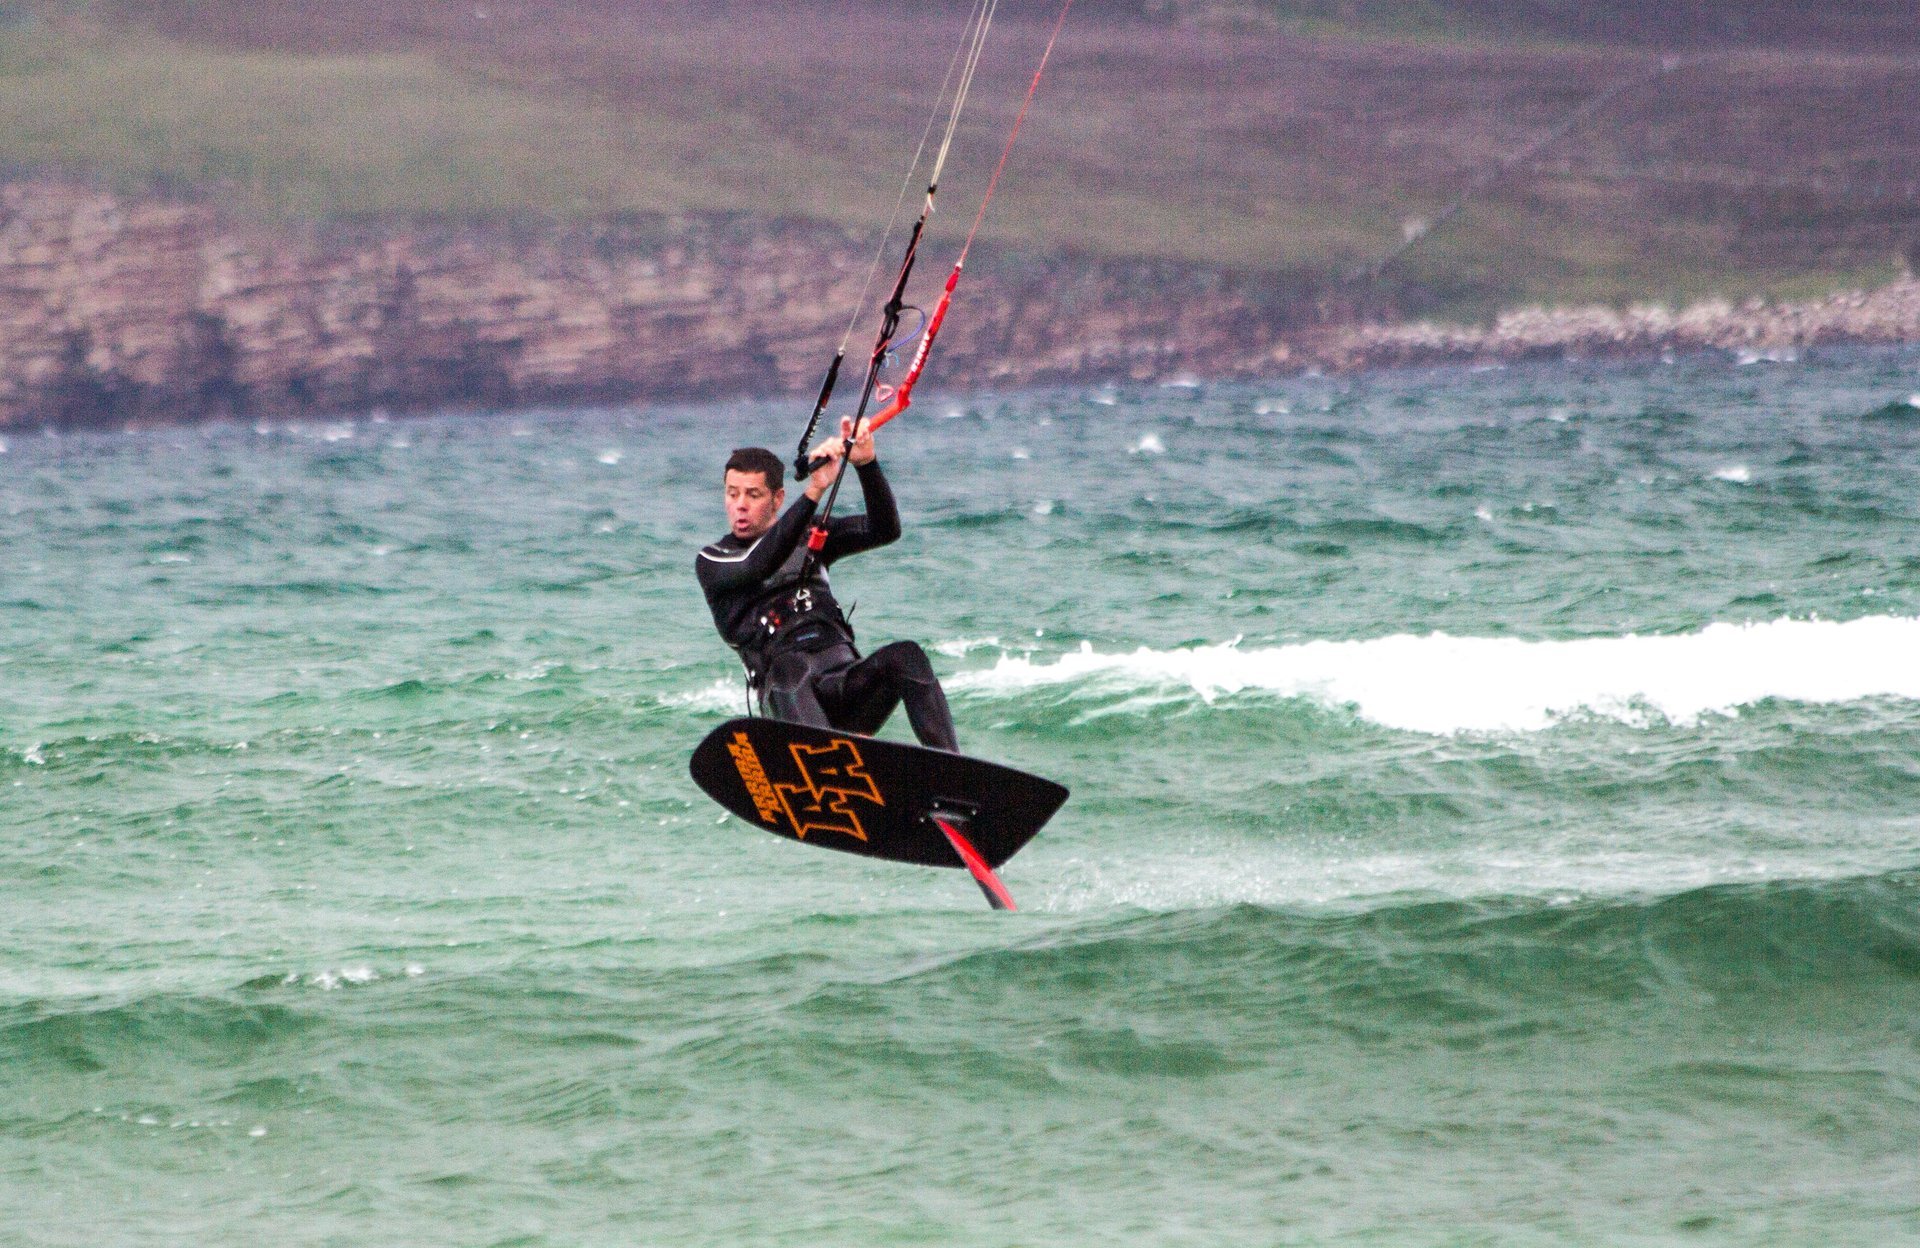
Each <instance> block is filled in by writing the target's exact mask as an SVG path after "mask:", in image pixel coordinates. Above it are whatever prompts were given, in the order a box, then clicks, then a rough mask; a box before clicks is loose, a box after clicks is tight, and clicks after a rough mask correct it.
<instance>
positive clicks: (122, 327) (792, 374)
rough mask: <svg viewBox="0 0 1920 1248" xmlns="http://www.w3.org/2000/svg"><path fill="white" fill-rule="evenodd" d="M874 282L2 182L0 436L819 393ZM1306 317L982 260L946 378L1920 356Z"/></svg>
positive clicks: (1114, 268)
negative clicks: (37, 429) (240, 217)
mask: <svg viewBox="0 0 1920 1248" xmlns="http://www.w3.org/2000/svg"><path fill="white" fill-rule="evenodd" d="M870 260H871V253H870V252H869V251H868V250H867V244H866V243H865V242H864V241H862V240H858V239H854V238H851V237H849V236H848V235H846V234H844V233H842V232H840V231H837V230H833V229H830V228H825V227H820V226H812V225H804V224H792V223H785V224H783V223H775V222H766V221H753V220H745V219H734V218H711V217H704V218H673V219H665V218H656V219H648V220H635V221H620V222H608V223H602V224H599V225H594V226H579V227H557V226H556V227H538V228H529V229H526V230H520V231H516V230H510V229H491V230H482V229H477V228H454V227H447V228H443V229H431V228H423V227H406V228H401V227H378V228H375V227H366V228H363V229H354V228H347V227H331V228H323V227H317V226H316V227H301V228H291V227H289V228H280V229H274V228H269V227H265V226H261V225H253V224H246V223H240V222H235V221H233V220H230V219H228V218H227V217H226V216H224V215H223V214H222V213H220V212H219V211H218V210H217V209H216V208H214V207H212V206H208V205H204V204H189V203H180V202H172V201H166V200H159V199H139V200H122V199H120V198H117V197H115V196H113V195H110V194H106V193H104V192H100V191H95V190H90V189H86V188H80V187H74V186H71V185H66V184H59V183H47V182H26V183H13V184H8V185H5V186H0V428H4V427H8V426H19V425H34V424H101V423H124V422H158V421H177V420H195V419H201V418H206V417H216V416H237V415H246V416H299V415H318V414H322V413H326V412H334V411H355V410H359V411H364V410H369V409H373V408H382V407H384V408H389V409H393V410H402V411H404V410H417V409H424V408H430V407H457V406H463V405H474V406H488V407H505V406H530V405H538V404H556V403H578V402H620V401H629V400H646V399H684V398H712V397H722V396H728V395H743V394H780V393H807V392H810V391H811V390H812V389H813V388H814V387H815V386H817V385H818V383H819V378H820V375H821V373H822V371H823V370H824V368H825V365H826V362H827V359H828V356H829V355H830V354H831V351H832V348H833V346H834V344H835V343H836V342H837V341H838V340H839V337H840V335H841V334H842V333H843V332H844V330H845V328H846V318H847V317H848V315H849V314H850V311H851V309H852V308H853V307H854V306H855V303H856V301H857V299H858V297H859V294H860V291H861V288H862V285H863V283H864V282H865V279H866V274H867V267H868V264H869V261H870ZM889 263H891V261H889ZM943 263H944V261H943V259H942V258H941V256H940V253H939V252H938V251H936V250H933V249H930V250H929V252H928V253H927V256H926V258H925V259H924V260H923V270H922V272H921V274H920V275H919V279H918V280H917V281H916V283H915V287H914V290H913V292H912V293H914V294H915V295H917V297H918V298H919V299H920V300H922V301H923V302H925V303H927V304H929V305H930V304H931V303H932V302H933V300H934V298H935V297H936V296H937V291H938V283H939V282H940V281H941V280H943V279H944V277H945V273H944V271H943V270H942V268H941V266H942V264H943ZM889 277H890V273H888V272H883V273H881V274H880V275H879V276H878V278H877V279H876V286H880V285H884V284H885V282H886V281H887V280H888V278H889ZM872 297H873V298H878V297H879V294H878V292H876V293H875V294H874V295H873V296H872ZM1305 302H1310V301H1307V300H1302V299H1300V298H1295V299H1293V300H1291V301H1289V300H1286V299H1281V298H1278V297H1276V295H1275V292H1272V291H1268V290H1263V289H1261V288H1260V286H1259V284H1258V282H1257V279H1253V278H1249V277H1247V276H1245V275H1238V276H1236V275H1231V274H1223V273H1217V272H1211V271H1203V270H1198V269H1191V268H1180V267H1176V266H1164V265H1148V264H1126V263H1119V262H1103V261H1093V260H1074V259H1066V258H1053V259H1039V260H1036V259H1033V258H1030V257H1029V258H1024V259H1022V258H1019V257H1001V258H999V259H997V260H996V259H995V258H993V257H990V256H989V257H986V258H985V261H984V262H983V263H980V264H978V265H976V266H975V267H974V268H971V269H970V270H969V272H968V275H967V278H966V281H965V283H964V284H963V287H962V295H961V297H960V299H959V300H958V301H957V302H956V305H955V312H954V315H953V316H952V318H951V319H950V320H949V321H948V322H947V325H946V328H945V329H944V330H943V331H942V334H941V338H940V345H939V351H938V354H937V356H936V357H935V360H934V363H933V364H932V366H931V367H930V370H929V374H928V376H929V378H930V380H931V384H935V385H940V386H955V387H974V386H981V385H1031V384H1040V383H1048V382H1061V381H1071V380H1081V379H1086V380H1093V379H1133V380H1150V379H1154V378H1159V377H1167V376H1172V375H1176V374H1195V375H1201V376H1213V377H1223V376H1257V375H1262V374H1267V375H1271V374H1277V373H1286V372H1297V371H1299V370H1301V369H1304V368H1309V367H1318V368H1322V369H1325V370H1328V371H1336V370H1352V369H1360V368H1373V367H1391V366H1404V365H1418V364H1436V363H1452V362H1466V361H1479V360H1507V359H1522V358H1539V357H1542V356H1554V357H1558V356H1567V355H1577V356H1599V355H1625V354H1641V353H1647V352H1653V351H1659V350H1663V349H1680V350H1686V349H1699V348H1710V347H1720V348H1732V349H1744V350H1779V349H1785V348H1792V347H1798V346H1805V345H1809V344H1814V343H1822V342H1837V341H1908V340H1915V339H1920V282H1916V281H1914V280H1911V279H1909V280H1906V281H1902V282H1897V283H1894V284H1892V285H1890V286H1887V287H1883V288H1881V289H1879V290H1877V291H1874V292H1872V293H1869V294H1850V295H1843V296H1835V297H1833V298H1829V299H1826V300H1823V301H1820V302H1817V303H1810V304H1800V305H1770V304H1762V303H1753V304H1747V305H1743V306H1739V307H1735V306H1732V305H1729V304H1724V303H1709V304H1702V305H1698V306H1696V307H1692V308H1688V309H1685V310H1683V311H1679V312H1671V311H1667V310H1665V309H1660V308H1636V309H1631V310H1628V311H1625V312H1620V311H1616V310H1613V309H1609V308H1585V309H1559V310H1545V309H1533V310H1527V311H1520V312H1514V313H1511V314H1508V315H1506V316H1503V317H1501V318H1500V319H1499V320H1498V321H1497V322H1496V323H1495V324H1493V325H1491V326H1485V327H1471V326H1465V327H1463V326H1438V325H1428V324H1416V325H1404V324H1402V325H1392V324H1388V325H1327V324H1318V325H1314V324H1307V323H1303V322H1304V318H1300V319H1296V318H1294V317H1291V316H1290V315H1289V313H1288V311H1287V309H1288V308H1289V307H1294V308H1298V307H1299V306H1300V305H1301V304H1302V303H1305ZM869 307H870V308H871V304H869ZM871 321H872V317H871V315H870V316H869V318H868V320H867V321H863V323H862V324H861V325H860V326H859V327H858V332H857V333H856V335H855V337H854V339H853V342H852V344H851V350H852V351H853V352H854V353H856V354H857V353H861V352H864V351H865V350H866V348H867V345H868V343H867V341H866V339H865V337H864V336H865V335H866V334H867V333H868V332H869V330H868V325H869V324H870V323H871ZM909 327H911V321H909ZM854 363H856V364H857V363H858V360H857V359H856V360H855V361H854Z"/></svg>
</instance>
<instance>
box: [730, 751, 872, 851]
mask: <svg viewBox="0 0 1920 1248" xmlns="http://www.w3.org/2000/svg"><path fill="white" fill-rule="evenodd" d="M788 748H790V749H791V750H792V751H793V761H794V763H795V764H797V765H798V766H799V768H800V779H801V783H800V784H776V785H774V786H773V787H774V789H775V791H777V792H778V793H779V794H780V801H781V803H782V804H783V805H784V806H785V807H786V811H787V819H788V820H789V821H790V822H791V823H792V824H793V834H794V835H795V836H797V837H799V838H800V839H801V840H803V841H804V840H806V839H807V833H809V832H819V831H826V832H841V833H844V834H846V835H847V836H851V837H853V838H854V839H855V840H860V841H864V840H866V839H867V832H866V829H865V828H863V827H861V826H860V815H859V813H858V811H857V810H856V809H855V804H856V803H858V802H871V803H873V804H874V805H875V806H885V805H886V804H887V803H886V799H885V798H883V797H881V796H880V788H879V786H878V785H876V784H875V783H874V782H873V777H872V776H869V775H868V774H867V766H866V764H865V763H864V762H862V761H861V759H860V750H859V747H857V746H855V745H854V743H853V742H851V741H848V740H846V739H844V738H842V739H838V740H835V741H834V742H833V744H831V745H822V746H812V745H798V744H796V745H793V746H790V747H788ZM758 800H759V799H758V798H756V799H755V802H756V804H757V802H758Z"/></svg>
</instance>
